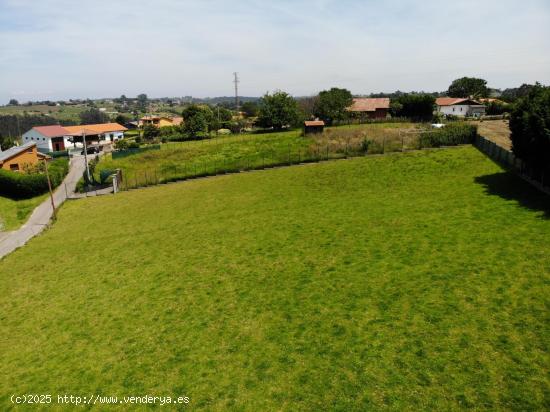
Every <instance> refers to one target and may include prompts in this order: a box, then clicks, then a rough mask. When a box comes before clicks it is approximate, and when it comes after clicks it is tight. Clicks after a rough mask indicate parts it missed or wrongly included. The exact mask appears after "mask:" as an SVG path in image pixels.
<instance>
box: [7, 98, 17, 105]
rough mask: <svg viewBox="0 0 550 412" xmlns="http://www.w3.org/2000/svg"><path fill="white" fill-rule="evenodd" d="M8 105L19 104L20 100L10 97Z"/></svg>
mask: <svg viewBox="0 0 550 412" xmlns="http://www.w3.org/2000/svg"><path fill="white" fill-rule="evenodd" d="M8 106H19V102H18V101H17V100H15V99H10V102H9V103H8Z"/></svg>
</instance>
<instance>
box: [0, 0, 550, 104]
mask: <svg viewBox="0 0 550 412" xmlns="http://www.w3.org/2000/svg"><path fill="white" fill-rule="evenodd" d="M233 72H238V73H239V77H240V84H239V94H240V95H242V96H259V95H262V94H264V93H265V92H267V91H273V90H284V91H287V92H289V93H291V94H293V95H295V96H307V95H313V94H316V93H317V92H319V91H320V90H323V89H327V88H330V87H345V88H347V89H349V90H350V91H351V92H352V93H354V94H368V93H373V92H374V93H375V92H381V91H386V92H391V91H395V90H402V91H412V90H425V91H441V90H446V89H447V87H448V86H449V84H450V83H451V81H452V80H453V79H456V78H459V77H462V76H475V77H481V78H484V79H486V80H487V81H488V85H489V86H491V87H495V88H502V89H504V88H507V87H517V86H519V85H521V84H522V83H533V82H535V81H539V82H541V83H543V84H550V0H514V1H512V0H483V1H481V0H461V1H454V2H452V1H441V0H415V1H413V0H385V1H381V0H362V1H361V0H335V1H332V0H309V1H308V0H294V1H292V0H271V1H268V0H263V1H260V0H234V1H232V2H229V1H218V0H155V1H151V0H149V1H141V0H128V1H125V0H119V1H117V0H94V1H77V0H47V1H38V0H0V104H6V103H7V102H8V100H9V99H11V98H15V99H17V100H19V101H20V102H24V101H28V100H59V99H69V98H92V99H93V98H101V97H118V96H120V95H122V94H125V95H126V96H128V97H133V96H136V95H137V94H139V93H146V94H147V95H148V96H149V97H163V96H169V97H176V96H194V97H209V96H210V97H213V96H230V95H232V94H233V93H234V91H233V83H232V81H233Z"/></svg>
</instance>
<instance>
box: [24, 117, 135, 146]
mask: <svg viewBox="0 0 550 412" xmlns="http://www.w3.org/2000/svg"><path fill="white" fill-rule="evenodd" d="M126 130H128V129H127V128H126V127H124V126H121V125H120V124H118V123H101V124H85V125H80V126H59V125H52V126H35V127H33V128H32V129H31V130H29V131H28V132H26V133H24V134H23V137H22V138H23V142H24V143H29V142H35V143H36V146H37V148H38V150H39V151H41V152H44V153H47V152H58V151H62V150H67V149H69V148H71V147H82V143H80V142H82V136H83V135H86V142H87V141H88V140H90V139H92V140H97V141H98V142H101V141H107V142H114V141H116V140H118V139H122V138H123V137H124V132H125V131H126Z"/></svg>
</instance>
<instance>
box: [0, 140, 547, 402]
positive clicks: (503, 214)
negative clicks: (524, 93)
mask: <svg viewBox="0 0 550 412" xmlns="http://www.w3.org/2000/svg"><path fill="white" fill-rule="evenodd" d="M549 211H550V204H549V200H548V197H546V196H545V195H542V194H540V193H538V192H535V191H534V190H533V189H531V188H530V187H529V186H528V185H527V184H526V183H524V182H523V181H522V180H520V179H518V178H516V177H514V176H513V175H511V174H509V173H507V172H504V171H503V170H502V169H501V168H500V167H499V166H497V165H496V164H495V163H493V162H492V161H490V160H489V159H487V158H486V157H485V156H484V155H482V154H481V153H479V152H478V151H477V150H476V149H474V148H472V147H463V148H456V149H447V150H432V151H421V152H409V153H404V154H393V155H386V156H371V157H363V158H356V159H353V160H342V161H333V162H324V163H320V164H311V165H304V166H294V167H288V168H281V169H274V170H266V171H258V172H251V173H243V174H237V175H225V176H219V177H215V178H209V179H199V180H194V181H188V182H184V183H177V184H172V185H165V186H156V187H153V188H148V189H143V190H137V191H130V192H123V193H119V194H117V195H115V196H104V197H98V198H89V199H85V200H79V201H74V202H68V203H66V204H65V205H64V206H63V207H62V209H61V210H60V213H59V220H58V221H57V222H56V223H55V224H54V225H53V227H52V228H51V229H49V230H48V231H46V232H45V233H44V234H43V235H41V236H39V237H37V238H35V239H33V240H32V241H30V242H29V244H28V245H26V246H25V247H24V248H22V249H19V250H17V251H16V252H14V253H12V254H11V255H9V256H8V257H6V258H4V259H3V260H1V261H0V273H1V277H0V287H1V290H2V291H3V293H2V294H1V297H0V314H1V315H0V316H1V317H2V320H1V322H0V336H1V337H2V338H1V339H0V376H2V379H0V403H1V404H2V405H3V406H2V408H3V409H9V408H12V407H13V406H12V405H11V404H10V401H9V397H10V395H11V394H14V393H17V394H21V393H51V394H74V395H81V396H87V395H89V394H97V393H99V394H103V395H118V396H123V395H128V396H130V395H136V396H137V395H144V394H151V395H170V396H180V395H181V396H183V395H185V396H189V397H190V399H191V403H190V405H189V406H188V407H189V409H190V410H251V411H259V410H288V411H297V410H304V411H310V410H341V411H352V410H380V409H391V410H460V409H478V410H493V409H509V410H543V409H547V408H548V406H549V402H550V392H549V379H548V366H549V364H550V363H549V357H548V342H549V337H550V336H549V312H548V304H549V303H550V302H549V299H548V298H549V296H550V295H549V286H548V284H549V275H550V254H549V253H548V252H549V250H550V220H549V214H548V213H549Z"/></svg>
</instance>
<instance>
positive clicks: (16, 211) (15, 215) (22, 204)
mask: <svg viewBox="0 0 550 412" xmlns="http://www.w3.org/2000/svg"><path fill="white" fill-rule="evenodd" d="M46 196H47V195H41V196H37V197H33V198H31V199H23V200H13V199H9V198H7V197H2V196H0V232H1V231H6V230H14V229H17V228H18V227H19V226H21V225H22V224H23V223H25V222H26V221H27V219H28V217H29V216H30V215H31V213H32V211H33V210H34V208H35V207H37V206H38V205H39V204H40V203H42V201H43V200H44V199H45V198H46Z"/></svg>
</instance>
